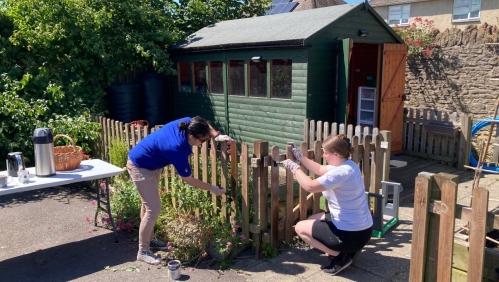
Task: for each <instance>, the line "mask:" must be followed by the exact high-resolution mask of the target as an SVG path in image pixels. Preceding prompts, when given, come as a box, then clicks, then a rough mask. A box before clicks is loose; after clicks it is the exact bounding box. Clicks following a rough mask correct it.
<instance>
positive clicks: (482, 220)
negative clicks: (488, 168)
mask: <svg viewBox="0 0 499 282" xmlns="http://www.w3.org/2000/svg"><path fill="white" fill-rule="evenodd" d="M488 204H489V191H488V190H487V189H484V188H475V189H474V190H473V206H475V207H488ZM486 227H487V209H486V208H475V209H473V210H472V214H471V222H470V248H469V250H470V253H469V257H470V258H473V259H472V260H471V259H470V260H468V282H474V281H476V280H477V277H483V265H484V252H483V250H484V249H485V236H486V235H487V232H486V230H487V228H486Z"/></svg>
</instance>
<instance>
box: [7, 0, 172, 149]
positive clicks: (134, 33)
mask: <svg viewBox="0 0 499 282" xmlns="http://www.w3.org/2000/svg"><path fill="white" fill-rule="evenodd" d="M0 5H1V7H0V22H1V23H2V29H1V31H0V57H1V60H2V62H1V63H0V85H1V86H0V91H1V92H2V95H1V97H0V153H1V154H2V155H5V154H6V153H7V152H8V151H11V150H20V151H23V152H25V155H26V156H27V157H28V158H29V156H30V155H32V151H33V149H32V148H33V146H32V142H31V140H30V139H29V136H30V135H31V134H32V132H33V130H34V128H36V127H39V126H48V125H49V124H59V125H61V127H60V130H61V131H63V132H57V130H55V133H66V134H69V132H68V131H70V132H72V133H73V135H72V136H71V137H72V138H73V139H74V140H75V142H77V143H82V142H91V141H92V139H94V136H96V134H95V129H96V128H95V124H92V122H91V121H90V119H89V118H90V114H91V113H101V112H104V111H105V109H106V108H105V105H104V104H103V103H102V100H103V97H104V96H105V91H104V89H105V88H106V87H108V86H109V85H111V84H112V83H113V81H114V80H115V78H116V76H117V75H119V74H124V73H126V71H127V70H144V69H148V68H154V69H155V70H156V71H158V72H160V73H165V74H168V73H171V72H172V68H171V63H170V60H169V56H168V52H167V50H166V47H167V46H168V45H169V44H172V43H173V42H175V41H176V40H177V38H178V35H176V34H178V33H177V32H176V31H175V30H176V29H175V27H174V26H173V21H172V17H171V15H170V12H168V11H169V10H170V9H168V5H170V4H169V2H168V1H162V0H150V1H136V0H78V1H77V0H46V1H32V0H5V1H3V2H0ZM4 23H5V24H4ZM75 120H77V121H78V122H75ZM49 121H50V122H49ZM62 125H65V126H62ZM82 147H85V146H82ZM87 147H88V146H87Z"/></svg>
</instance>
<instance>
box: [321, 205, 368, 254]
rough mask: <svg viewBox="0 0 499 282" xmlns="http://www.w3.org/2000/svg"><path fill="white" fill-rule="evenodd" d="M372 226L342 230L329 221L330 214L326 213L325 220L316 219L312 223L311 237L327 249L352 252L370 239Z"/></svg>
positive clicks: (362, 246) (359, 248)
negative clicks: (354, 229)
mask: <svg viewBox="0 0 499 282" xmlns="http://www.w3.org/2000/svg"><path fill="white" fill-rule="evenodd" d="M371 234H372V226H371V227H369V228H367V229H364V230H360V231H344V230H340V229H338V228H336V226H335V225H334V224H333V222H332V221H331V214H330V213H328V212H327V213H326V220H316V221H315V222H314V224H313V225H312V237H314V239H315V240H317V241H319V242H321V243H322V244H323V245H324V246H326V247H328V248H329V249H331V250H333V251H337V252H341V253H353V252H356V251H359V250H361V249H362V248H364V246H365V245H366V244H367V242H369V240H370V239H371Z"/></svg>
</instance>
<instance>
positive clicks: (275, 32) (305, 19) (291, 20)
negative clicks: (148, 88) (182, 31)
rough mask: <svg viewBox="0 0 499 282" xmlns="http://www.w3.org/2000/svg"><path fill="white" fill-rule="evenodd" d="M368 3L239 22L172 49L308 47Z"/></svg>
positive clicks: (227, 23)
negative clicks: (314, 37) (316, 36)
mask: <svg viewBox="0 0 499 282" xmlns="http://www.w3.org/2000/svg"><path fill="white" fill-rule="evenodd" d="M359 6H364V3H356V4H345V5H337V6H331V7H325V8H317V9H312V10H304V11H299V12H295V13H284V14H277V15H269V16H261V17H253V18H245V19H237V20H229V21H223V22H219V23H215V24H212V25H209V26H207V27H205V28H202V29H200V30H199V31H197V32H195V33H193V34H191V35H190V36H189V37H188V38H187V40H185V41H183V42H181V43H179V44H177V45H175V46H172V47H171V49H184V50H185V49H207V48H208V47H228V46H232V47H236V46H252V45H253V46H255V45H282V44H291V43H294V44H300V45H305V40H306V39H307V38H309V37H311V36H312V35H314V34H316V33H317V32H319V31H321V30H322V29H323V28H325V27H326V26H328V25H329V24H331V23H333V22H335V21H336V20H337V19H339V18H340V17H342V16H343V15H345V14H347V13H348V12H350V11H352V10H354V9H356V8H358V7H359Z"/></svg>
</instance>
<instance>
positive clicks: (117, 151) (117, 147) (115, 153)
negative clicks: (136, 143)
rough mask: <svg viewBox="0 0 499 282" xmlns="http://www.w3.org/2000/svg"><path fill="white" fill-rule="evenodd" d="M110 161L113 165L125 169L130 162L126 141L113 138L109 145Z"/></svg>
mask: <svg viewBox="0 0 499 282" xmlns="http://www.w3.org/2000/svg"><path fill="white" fill-rule="evenodd" d="M109 160H110V162H111V164H113V165H115V166H117V167H121V168H124V167H126V162H127V160H128V149H127V146H126V143H125V141H122V140H119V139H117V138H113V140H111V144H110V145H109Z"/></svg>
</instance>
